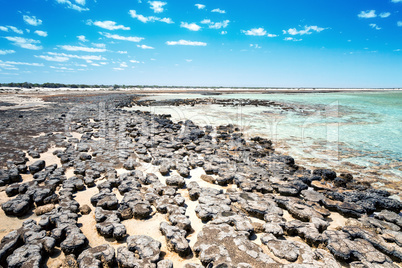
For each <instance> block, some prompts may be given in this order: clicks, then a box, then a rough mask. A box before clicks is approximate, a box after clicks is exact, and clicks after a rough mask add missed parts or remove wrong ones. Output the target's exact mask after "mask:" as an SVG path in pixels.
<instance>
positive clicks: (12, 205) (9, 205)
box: [1, 194, 31, 217]
mask: <svg viewBox="0 0 402 268" xmlns="http://www.w3.org/2000/svg"><path fill="white" fill-rule="evenodd" d="M1 208H2V209H3V211H4V213H5V214H6V215H9V216H17V217H20V216H23V215H25V214H26V213H28V211H29V210H30V208H31V198H30V197H29V195H26V194H20V195H18V196H17V197H16V198H14V199H11V200H9V201H7V202H5V203H3V204H2V205H1Z"/></svg>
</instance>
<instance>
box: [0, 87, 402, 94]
mask: <svg viewBox="0 0 402 268" xmlns="http://www.w3.org/2000/svg"><path fill="white" fill-rule="evenodd" d="M401 90H402V88H229V87H227V88H213V87H205V88H202V87H193V88H191V87H129V88H118V89H113V88H110V89H105V88H66V87H63V88H44V87H40V88H12V87H0V94H1V93H28V94H29V93H34V94H35V93H57V94H63V93H68V92H75V93H77V92H82V93H90V92H91V93H94V92H96V93H101V94H104V93H137V94H138V93H139V94H161V93H162V94H163V93H167V94H183V93H186V94H202V95H220V94H239V93H256V94H275V93H336V92H383V91H401Z"/></svg>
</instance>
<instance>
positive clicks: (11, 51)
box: [0, 49, 15, 55]
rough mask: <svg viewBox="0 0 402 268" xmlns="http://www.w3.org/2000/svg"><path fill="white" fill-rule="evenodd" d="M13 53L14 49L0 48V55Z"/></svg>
mask: <svg viewBox="0 0 402 268" xmlns="http://www.w3.org/2000/svg"><path fill="white" fill-rule="evenodd" d="M13 53H15V51H14V50H1V49H0V55H7V54H13Z"/></svg>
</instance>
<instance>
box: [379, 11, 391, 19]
mask: <svg viewBox="0 0 402 268" xmlns="http://www.w3.org/2000/svg"><path fill="white" fill-rule="evenodd" d="M379 16H380V17H381V18H383V19H384V18H388V17H389V16H391V13H389V12H383V13H381V14H380V15H379Z"/></svg>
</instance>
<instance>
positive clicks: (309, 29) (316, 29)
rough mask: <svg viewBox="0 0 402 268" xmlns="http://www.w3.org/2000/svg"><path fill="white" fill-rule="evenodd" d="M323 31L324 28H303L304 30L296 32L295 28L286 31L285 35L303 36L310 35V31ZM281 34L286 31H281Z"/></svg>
mask: <svg viewBox="0 0 402 268" xmlns="http://www.w3.org/2000/svg"><path fill="white" fill-rule="evenodd" d="M324 30H325V28H321V27H318V26H304V30H300V31H298V30H296V28H291V29H289V30H288V31H287V33H288V34H290V35H297V34H299V35H304V34H312V31H314V32H317V33H319V32H322V31H324ZM283 32H284V33H286V31H283Z"/></svg>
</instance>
